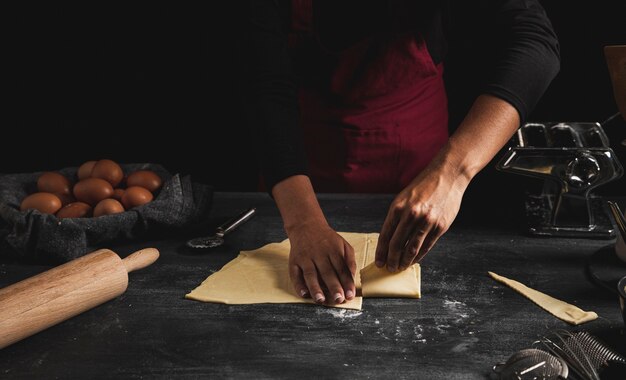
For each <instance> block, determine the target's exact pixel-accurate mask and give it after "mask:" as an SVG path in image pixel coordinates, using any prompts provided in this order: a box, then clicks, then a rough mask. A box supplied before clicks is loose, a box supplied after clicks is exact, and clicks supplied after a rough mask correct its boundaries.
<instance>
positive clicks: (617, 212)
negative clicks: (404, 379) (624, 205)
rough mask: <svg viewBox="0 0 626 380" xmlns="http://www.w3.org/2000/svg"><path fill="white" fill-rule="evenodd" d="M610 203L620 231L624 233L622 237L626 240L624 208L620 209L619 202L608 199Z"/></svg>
mask: <svg viewBox="0 0 626 380" xmlns="http://www.w3.org/2000/svg"><path fill="white" fill-rule="evenodd" d="M608 203H609V208H610V209H611V213H612V214H613V219H615V223H617V227H618V229H619V232H620V233H621V234H622V239H623V240H624V241H625V242H626V218H624V214H622V210H620V209H619V206H618V205H617V203H615V202H611V201H608Z"/></svg>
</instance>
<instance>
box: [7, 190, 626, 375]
mask: <svg viewBox="0 0 626 380" xmlns="http://www.w3.org/2000/svg"><path fill="white" fill-rule="evenodd" d="M391 200H392V196H388V195H320V201H321V204H322V208H323V209H324V211H325V213H326V215H327V217H328V219H329V222H330V223H331V225H332V226H333V227H334V228H336V229H337V230H340V231H355V232H377V231H378V230H379V229H380V227H381V225H382V221H383V219H384V216H385V214H386V212H387V207H388V205H389V204H390V202H391ZM250 206H254V207H257V211H258V212H257V215H256V216H255V217H254V218H252V219H251V220H250V221H249V222H247V223H246V224H244V225H243V226H241V227H240V228H239V229H238V230H237V231H235V232H233V233H232V234H231V235H229V236H228V237H227V242H226V244H225V245H223V246H221V247H219V248H216V249H214V250H211V251H206V252H203V253H200V254H197V253H195V254H194V253H192V252H190V251H189V250H188V249H186V248H185V247H184V241H185V238H186V237H189V236H191V235H193V234H195V233H198V230H195V231H188V232H187V233H183V234H182V235H181V236H175V237H167V238H164V239H161V240H154V241H147V242H133V243H125V244H121V245H117V246H114V247H111V248H113V249H114V250H115V251H116V252H118V253H120V255H122V256H124V255H127V254H129V253H131V252H133V251H134V250H136V249H138V248H142V247H146V246H154V247H156V248H158V249H159V250H160V251H161V258H160V259H159V261H157V263H155V264H154V265H153V266H151V267H149V268H147V269H144V270H142V271H139V272H136V273H132V274H131V275H130V284H129V287H128V290H127V291H126V293H125V294H123V295H122V296H120V297H119V298H117V299H115V300H113V301H110V302H108V303H106V304H104V305H102V306H100V307H97V308H95V309H93V310H90V311H88V312H86V313H84V314H81V315H79V316H77V317H75V318H73V319H71V320H68V321H66V322H63V323H61V324H60V325H57V326H55V327H52V328H50V329H48V330H46V331H44V332H41V333H39V334H37V335H35V336H32V337H30V338H28V339H26V340H24V341H21V342H19V343H17V344H14V345H12V346H10V347H7V348H6V349H4V350H1V351H0V378H2V379H13V378H28V379H44V378H45V379H53V378H60V379H67V378H89V379H94V378H255V379H257V378H368V379H369V378H372V379H375V378H399V379H401V378H411V379H474V378H476V379H482V378H486V377H487V376H488V375H489V373H490V371H491V367H492V366H493V365H494V364H495V363H497V362H500V361H503V360H506V358H508V357H509V356H510V355H511V354H513V353H514V352H515V351H516V350H519V349H522V348H526V347H529V346H530V345H531V344H532V342H533V341H535V340H536V339H537V338H538V337H540V336H541V335H543V334H546V333H548V332H549V331H550V330H552V329H557V328H565V329H570V330H573V329H574V328H573V327H572V326H569V325H568V324H566V323H565V322H562V321H560V320H558V319H556V318H554V317H553V316H551V315H550V314H548V313H547V312H545V311H543V310H541V309H540V308H539V307H537V306H535V305H534V304H532V303H531V302H530V301H528V300H527V299H525V298H523V297H521V296H520V295H519V294H517V293H515V292H513V291H512V290H511V289H508V288H506V287H504V286H503V285H501V284H498V283H496V282H495V281H493V280H492V279H490V278H489V277H488V275H487V271H493V272H496V273H498V274H501V275H503V276H507V277H510V278H513V279H516V280H518V281H521V282H523V283H525V284H527V285H528V286H531V287H533V288H535V289H538V290H541V291H544V292H546V293H548V294H550V295H553V296H555V297H557V298H560V299H562V300H565V301H568V302H570V303H574V304H576V305H577V306H579V307H581V308H582V309H584V310H593V311H596V312H597V313H598V314H599V315H600V318H599V319H598V320H596V321H593V322H590V323H588V324H585V325H584V326H582V328H584V329H588V330H590V331H592V332H594V333H596V334H597V335H598V336H601V337H603V338H604V339H606V340H608V341H610V342H611V344H614V347H615V348H616V349H617V350H620V351H622V352H623V351H624V350H625V347H624V345H625V344H626V343H624V342H626V336H625V335H624V330H623V323H622V321H621V317H620V314H619V309H618V303H617V298H616V296H614V295H612V294H610V293H608V292H606V291H603V290H602V289H600V288H598V287H596V286H594V285H593V284H592V283H591V282H590V281H589V280H588V279H587V278H586V276H585V272H584V262H585V260H586V258H587V257H589V255H591V254H593V253H594V252H597V251H598V250H600V249H602V248H603V247H606V246H607V245H608V244H610V241H603V240H586V239H562V238H550V239H547V238H534V237H529V236H527V235H525V234H524V231H523V230H522V229H521V228H520V226H519V223H510V222H506V221H504V220H496V221H493V220H491V221H489V218H485V217H484V216H485V215H473V214H472V213H474V212H475V210H470V211H467V212H465V213H464V212H462V213H461V215H460V216H459V219H458V220H457V222H455V224H454V225H453V227H452V228H451V230H450V231H449V232H448V233H447V234H446V235H445V236H444V237H443V238H442V239H441V241H440V242H439V244H438V245H437V246H436V247H435V248H434V249H433V251H432V252H431V253H430V254H429V255H428V256H427V257H426V259H425V260H424V262H423V264H422V265H423V267H422V294H423V298H422V299H419V300H413V299H366V300H364V302H363V310H362V311H360V312H358V311H347V310H339V309H331V308H324V307H318V306H313V305H300V304H298V305H289V304H284V305H275V304H271V305H240V306H237V305H233V306H229V305H219V304H210V303H201V302H195V301H190V300H185V299H184V298H183V297H184V295H185V293H187V292H189V291H190V290H191V289H193V288H194V287H196V286H197V285H198V284H199V283H200V282H201V281H202V280H204V279H205V278H206V276H208V275H209V274H211V273H213V272H215V271H217V270H219V269H220V268H221V267H222V266H223V265H224V264H226V263H227V262H228V261H230V260H232V259H233V258H234V257H236V256H237V254H238V252H239V251H240V250H242V249H253V248H257V247H259V246H262V245H264V244H267V243H269V242H276V241H281V240H282V239H284V238H285V233H284V232H283V229H282V223H281V219H280V217H279V214H278V211H277V209H276V207H275V206H274V204H273V202H272V200H271V199H270V198H269V197H268V195H267V194H261V193H217V194H216V196H215V201H214V206H213V209H212V212H211V220H210V221H209V222H210V223H208V224H207V226H206V228H207V231H206V232H209V227H210V226H211V225H212V226H215V225H217V224H219V222H222V221H224V220H225V219H227V218H229V217H231V216H233V215H236V214H237V213H238V212H240V211H242V210H244V209H245V208H247V207H250ZM488 212H489V210H485V213H488ZM468 213H469V214H468ZM479 216H482V217H479ZM48 268H49V267H45V266H32V265H30V266H26V265H21V264H18V263H13V262H8V261H3V262H1V263H0V286H6V285H8V284H11V283H13V282H16V281H19V280H21V279H24V278H27V277H29V276H32V275H34V274H36V273H39V272H42V271H44V270H46V269H48ZM625 272H626V269H625ZM625 274H626V273H625ZM0 333H1V332H0ZM620 342H621V343H620Z"/></svg>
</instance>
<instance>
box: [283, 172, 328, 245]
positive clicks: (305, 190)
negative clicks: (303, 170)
mask: <svg viewBox="0 0 626 380" xmlns="http://www.w3.org/2000/svg"><path fill="white" fill-rule="evenodd" d="M272 194H273V195H274V200H275V201H276V205H277V206H278V209H279V210H280V214H281V216H282V219H283V227H284V229H285V232H287V235H290V234H293V233H295V232H296V231H298V230H302V229H303V228H306V227H309V226H310V227H314V226H316V227H319V226H327V225H328V223H327V221H326V218H325V217H324V213H323V212H322V209H321V208H320V205H319V203H318V201H317V198H316V196H315V193H314V192H313V186H311V181H310V180H309V178H308V177H306V176H303V175H298V176H293V177H289V178H287V179H285V180H284V181H281V182H279V183H278V184H276V185H275V186H274V188H273V189H272Z"/></svg>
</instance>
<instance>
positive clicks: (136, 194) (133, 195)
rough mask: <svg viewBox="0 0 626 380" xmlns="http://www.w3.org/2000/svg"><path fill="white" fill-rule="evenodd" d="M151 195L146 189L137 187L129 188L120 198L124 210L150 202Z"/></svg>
mask: <svg viewBox="0 0 626 380" xmlns="http://www.w3.org/2000/svg"><path fill="white" fill-rule="evenodd" d="M152 198H153V196H152V193H151V192H150V191H148V190H147V189H144V188H143V187H139V186H131V187H129V188H128V189H126V191H125V192H124V196H122V204H123V205H124V207H126V210H128V209H130V208H133V207H137V206H141V205H144V204H146V203H148V202H150V201H152Z"/></svg>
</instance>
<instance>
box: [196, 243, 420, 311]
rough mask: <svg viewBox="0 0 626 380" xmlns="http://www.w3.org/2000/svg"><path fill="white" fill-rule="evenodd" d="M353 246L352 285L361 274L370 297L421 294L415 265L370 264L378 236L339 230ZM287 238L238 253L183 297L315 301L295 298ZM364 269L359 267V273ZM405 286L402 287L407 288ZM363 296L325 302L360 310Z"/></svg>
mask: <svg viewBox="0 0 626 380" xmlns="http://www.w3.org/2000/svg"><path fill="white" fill-rule="evenodd" d="M339 234H340V235H341V236H342V237H343V238H344V239H346V240H347V241H348V243H350V245H352V247H353V248H354V252H355V256H356V262H357V274H356V278H355V283H356V287H357V289H361V288H362V287H361V282H362V278H363V279H366V280H365V281H369V283H370V284H369V285H368V284H364V286H363V289H362V291H363V292H364V295H366V294H369V296H370V297H412V298H419V292H420V272H419V266H413V267H411V268H409V269H407V270H406V271H403V272H400V273H389V272H387V270H384V269H382V270H381V269H378V268H376V267H375V266H373V265H370V267H373V268H366V267H367V266H368V264H371V263H372V262H373V261H374V256H375V251H376V244H377V243H378V234H375V233H370V234H363V233H349V232H340V233H339ZM289 249H290V244H289V240H284V241H282V242H280V243H271V244H268V245H266V246H263V247H261V248H259V249H255V250H252V251H242V252H241V253H240V254H239V256H237V258H235V259H234V260H232V261H230V262H229V263H227V264H226V265H225V266H224V267H223V268H222V269H221V270H220V271H218V272H216V273H214V274H212V275H210V276H209V277H208V278H207V279H206V280H204V281H203V282H202V284H200V286H198V287H197V288H195V289H194V290H192V291H191V292H190V293H189V294H187V295H186V296H185V298H188V299H193V300H197V301H204V302H215V303H225V304H255V303H310V304H313V303H315V302H314V301H313V300H312V299H310V298H301V297H299V296H297V295H296V294H295V292H294V290H293V287H292V286H291V281H290V279H289V273H288V261H289ZM361 269H363V271H361ZM385 287H388V289H385ZM405 287H406V289H405ZM362 303H363V299H362V297H355V298H354V299H353V300H350V301H346V302H344V303H342V304H339V305H335V304H328V305H326V306H330V307H338V308H344V309H355V310H361V307H362Z"/></svg>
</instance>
